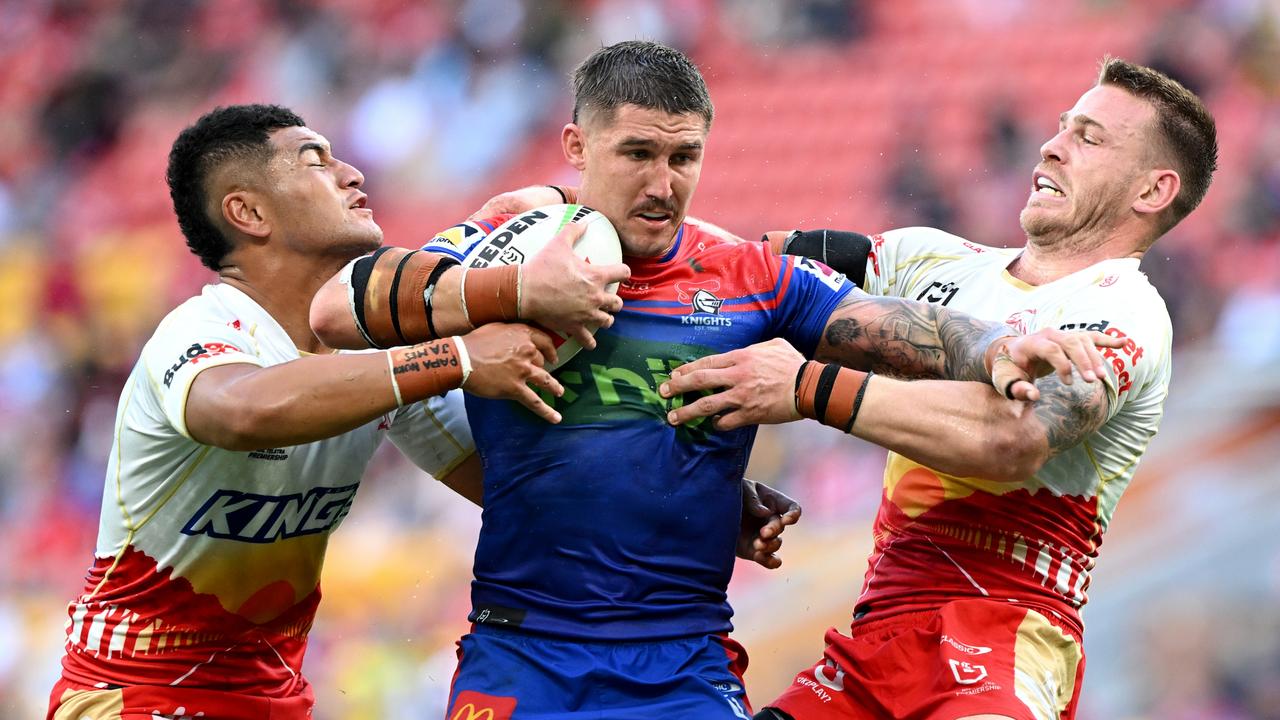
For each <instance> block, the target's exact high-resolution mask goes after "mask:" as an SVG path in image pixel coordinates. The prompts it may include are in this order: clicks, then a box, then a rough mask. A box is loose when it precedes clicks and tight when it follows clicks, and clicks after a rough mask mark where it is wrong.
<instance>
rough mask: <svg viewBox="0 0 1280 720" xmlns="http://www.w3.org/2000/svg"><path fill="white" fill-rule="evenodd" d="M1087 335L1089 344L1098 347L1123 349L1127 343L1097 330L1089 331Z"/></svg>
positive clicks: (1122, 339)
mask: <svg viewBox="0 0 1280 720" xmlns="http://www.w3.org/2000/svg"><path fill="white" fill-rule="evenodd" d="M1088 335H1089V342H1091V343H1093V344H1094V345H1097V346H1098V347H1109V348H1119V347H1124V344H1125V343H1126V342H1128V341H1127V340H1125V339H1124V338H1121V337H1116V336H1115V335H1108V334H1106V333H1100V332H1098V331H1097V330H1090V331H1089V332H1088Z"/></svg>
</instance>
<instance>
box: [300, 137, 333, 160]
mask: <svg viewBox="0 0 1280 720" xmlns="http://www.w3.org/2000/svg"><path fill="white" fill-rule="evenodd" d="M308 150H315V151H316V152H318V153H320V157H324V156H325V155H328V154H329V146H328V145H324V144H322V143H318V142H316V141H314V140H312V141H311V142H305V143H302V147H299V148H298V155H299V156H301V155H302V154H303V153H305V152H307V151H308Z"/></svg>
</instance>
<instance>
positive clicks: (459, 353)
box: [387, 335, 471, 406]
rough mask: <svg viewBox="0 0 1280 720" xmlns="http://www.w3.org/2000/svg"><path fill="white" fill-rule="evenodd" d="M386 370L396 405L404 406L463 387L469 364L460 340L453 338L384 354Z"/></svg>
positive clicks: (468, 371) (469, 370)
mask: <svg viewBox="0 0 1280 720" xmlns="http://www.w3.org/2000/svg"><path fill="white" fill-rule="evenodd" d="M387 368H388V371H389V373H390V376H391V390H392V392H393V393H394V394H395V397H396V405H397V406H404V405H405V403H413V402H417V401H419V400H425V399H427V398H429V397H432V396H433V395H440V394H442V393H445V392H448V391H449V390H453V389H454V388H459V387H462V384H463V383H465V382H466V381H467V377H468V376H469V375H470V374H471V360H470V357H469V356H468V355H467V346H466V345H465V344H464V343H463V342H462V338H460V337H458V336H456V335H455V336H453V337H451V338H448V339H445V340H435V341H433V342H429V343H422V344H421V345H413V346H410V347H400V348H392V349H390V350H388V351H387Z"/></svg>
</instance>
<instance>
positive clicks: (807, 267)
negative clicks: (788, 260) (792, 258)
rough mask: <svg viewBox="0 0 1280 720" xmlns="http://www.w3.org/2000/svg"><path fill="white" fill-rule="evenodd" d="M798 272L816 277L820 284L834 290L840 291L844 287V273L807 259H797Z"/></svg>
mask: <svg viewBox="0 0 1280 720" xmlns="http://www.w3.org/2000/svg"><path fill="white" fill-rule="evenodd" d="M796 270H799V271H800V272H803V273H808V274H809V275H812V276H814V277H815V278H817V279H818V281H819V282H821V283H822V284H823V285H826V286H827V287H829V288H831V289H832V290H839V289H840V287H841V286H842V285H844V273H838V272H836V271H835V270H832V269H831V268H829V267H827V266H826V265H823V264H822V263H820V262H817V261H815V260H812V259H810V258H807V257H798V258H796Z"/></svg>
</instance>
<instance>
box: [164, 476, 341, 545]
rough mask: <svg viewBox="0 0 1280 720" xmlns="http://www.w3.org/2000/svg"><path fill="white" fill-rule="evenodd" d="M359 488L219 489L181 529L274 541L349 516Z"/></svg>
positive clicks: (308, 532) (327, 526) (310, 531)
mask: <svg viewBox="0 0 1280 720" xmlns="http://www.w3.org/2000/svg"><path fill="white" fill-rule="evenodd" d="M357 487H359V485H358V484H355V485H344V486H342V487H314V488H311V489H310V490H308V491H307V492H305V493H290V494H288V495H259V494H256V493H246V492H241V491H239V490H219V491H217V492H215V493H214V494H213V495H212V496H210V498H209V499H208V500H206V501H205V503H204V505H203V506H201V508H200V509H199V510H197V511H196V514H195V515H193V516H191V519H190V520H188V521H187V524H186V525H185V526H184V527H183V528H182V533H183V534H184V535H208V536H209V537H215V538H221V539H224V540H239V541H241V542H252V543H269V542H275V541H276V540H284V539H287V538H294V537H301V536H303V535H314V534H316V533H322V532H326V531H328V530H330V529H332V528H333V527H335V526H337V524H338V523H340V522H341V521H342V518H344V517H346V515H347V512H348V511H349V510H350V509H351V501H352V499H353V498H355V495H356V488H357Z"/></svg>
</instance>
